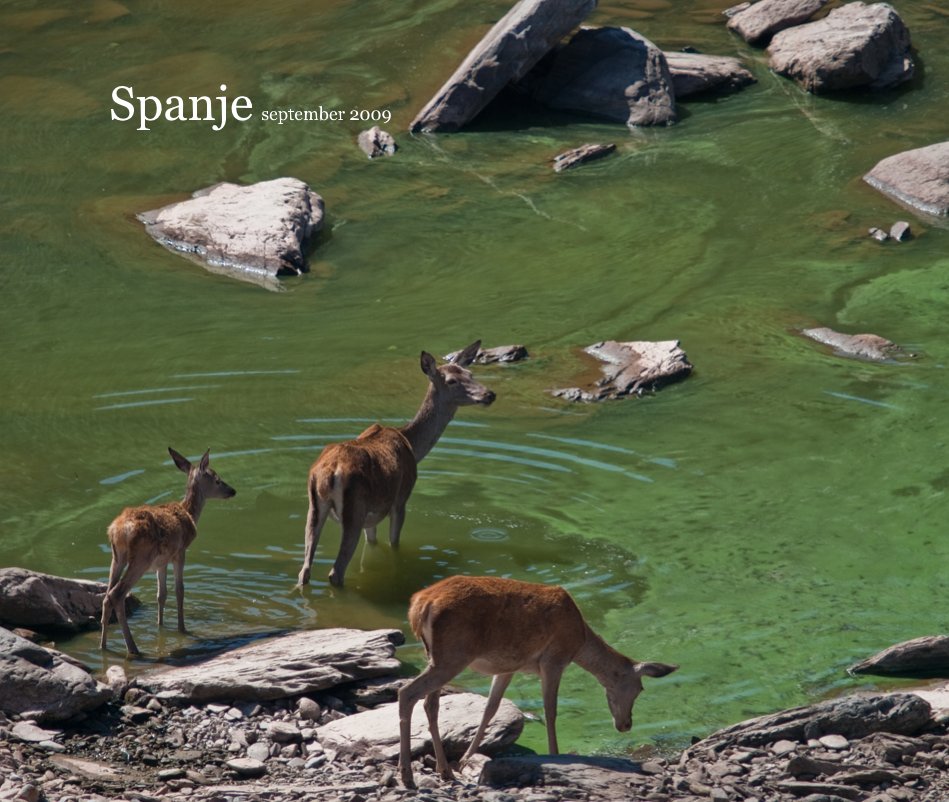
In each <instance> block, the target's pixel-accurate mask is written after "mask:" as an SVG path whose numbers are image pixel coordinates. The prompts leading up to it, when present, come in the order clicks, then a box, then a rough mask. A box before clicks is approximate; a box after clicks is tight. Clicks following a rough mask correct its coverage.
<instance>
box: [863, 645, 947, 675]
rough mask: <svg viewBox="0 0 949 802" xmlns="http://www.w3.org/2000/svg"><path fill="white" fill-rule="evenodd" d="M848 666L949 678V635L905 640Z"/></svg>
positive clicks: (880, 672)
mask: <svg viewBox="0 0 949 802" xmlns="http://www.w3.org/2000/svg"><path fill="white" fill-rule="evenodd" d="M847 670H848V671H849V672H850V673H851V674H873V675H875V676H880V677H918V678H933V677H940V678H949V636H946V635H927V636H925V637H922V638H913V640H908V641H903V642H902V643H897V644H895V645H894V646H890V647H889V648H888V649H884V650H883V651H882V652H878V653H877V654H875V655H873V656H872V657H868V658H867V659H866V660H861V661H860V662H859V663H856V664H854V665H852V666H850V668H849V669H847Z"/></svg>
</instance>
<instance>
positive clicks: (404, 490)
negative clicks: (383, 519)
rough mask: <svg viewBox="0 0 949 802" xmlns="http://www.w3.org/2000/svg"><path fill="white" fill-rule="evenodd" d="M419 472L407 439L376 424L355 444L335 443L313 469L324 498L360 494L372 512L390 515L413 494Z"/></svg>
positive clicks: (320, 492)
mask: <svg viewBox="0 0 949 802" xmlns="http://www.w3.org/2000/svg"><path fill="white" fill-rule="evenodd" d="M417 475H418V469H417V466H416V462H415V455H414V454H413V453H412V447H411V446H410V445H409V441H408V440H407V439H406V437H405V435H404V434H402V433H401V432H400V431H399V430H398V429H395V428H392V427H390V426H380V425H379V424H378V423H376V424H373V425H372V426H370V427H369V428H368V429H366V430H365V431H364V432H363V433H362V434H360V435H359V437H357V438H356V439H355V440H347V441H346V442H344V443H332V444H330V445H328V446H326V448H324V449H323V452H322V453H321V454H320V456H319V459H317V461H316V462H315V463H314V464H313V467H312V468H311V469H310V481H311V482H314V481H315V482H316V489H317V493H318V495H319V496H320V497H321V498H334V497H335V495H336V493H337V492H339V493H340V494H341V497H342V498H345V497H346V496H347V495H348V494H349V493H354V492H355V493H359V494H360V496H361V497H362V498H363V499H364V500H366V501H367V508H368V510H369V511H370V512H378V513H380V514H381V513H384V512H388V511H389V510H390V509H392V507H393V506H394V505H395V503H396V502H404V501H405V500H406V499H407V498H408V497H409V495H411V493H412V488H413V487H414V486H415V480H416V478H417Z"/></svg>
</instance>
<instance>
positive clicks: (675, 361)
mask: <svg viewBox="0 0 949 802" xmlns="http://www.w3.org/2000/svg"><path fill="white" fill-rule="evenodd" d="M584 353H587V354H589V355H590V356H593V357H596V359H597V360H599V361H600V362H601V363H603V364H602V367H601V371H602V374H603V376H602V378H600V379H598V380H597V381H596V382H594V383H593V384H592V385H586V386H583V387H567V388H564V389H561V390H554V391H553V394H554V395H555V396H557V397H559V398H564V399H566V400H567V401H603V400H606V399H610V398H622V397H624V396H628V395H637V396H638V395H642V394H643V393H646V392H648V391H650V390H658V389H659V388H661V387H664V386H665V385H667V384H671V383H672V382H676V381H681V380H682V379H684V378H686V377H687V376H688V375H689V374H690V373H691V372H692V363H691V362H689V360H688V358H687V357H686V355H685V352H684V351H683V350H682V349H681V348H680V347H679V341H678V340H665V341H662V342H617V341H616V340H607V341H605V342H601V343H595V344H594V345H591V346H589V347H588V348H585V349H584Z"/></svg>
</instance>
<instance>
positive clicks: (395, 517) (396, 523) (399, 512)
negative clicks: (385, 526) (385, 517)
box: [389, 503, 405, 548]
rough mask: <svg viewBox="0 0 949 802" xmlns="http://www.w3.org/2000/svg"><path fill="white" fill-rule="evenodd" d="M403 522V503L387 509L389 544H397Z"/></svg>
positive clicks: (393, 545)
mask: <svg viewBox="0 0 949 802" xmlns="http://www.w3.org/2000/svg"><path fill="white" fill-rule="evenodd" d="M404 523H405V503H402V504H396V505H395V506H394V507H393V508H392V509H391V510H390V511H389V545H390V546H392V548H395V547H396V546H398V545H399V538H400V537H401V535H402V524H404Z"/></svg>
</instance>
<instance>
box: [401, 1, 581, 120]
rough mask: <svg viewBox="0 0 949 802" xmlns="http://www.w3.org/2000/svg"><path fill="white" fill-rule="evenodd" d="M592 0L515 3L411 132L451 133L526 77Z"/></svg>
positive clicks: (565, 33) (424, 110) (422, 112)
mask: <svg viewBox="0 0 949 802" xmlns="http://www.w3.org/2000/svg"><path fill="white" fill-rule="evenodd" d="M595 6H596V0H520V2H518V3H516V4H515V5H514V6H513V8H511V10H510V11H508V13H507V14H505V15H504V16H503V17H502V18H501V19H500V20H498V22H497V23H496V24H495V25H494V27H492V28H491V30H490V31H488V33H487V34H486V35H485V36H484V38H483V39H482V40H481V41H480V42H479V43H478V44H477V45H476V46H475V47H474V49H473V50H472V51H471V52H470V53H468V55H467V56H466V57H465V59H464V61H462V62H461V64H460V65H459V67H458V69H456V70H455V72H454V73H453V74H452V76H451V77H450V78H449V79H448V80H447V81H446V82H445V84H444V85H443V86H442V88H441V89H439V90H438V92H436V93H435V95H434V97H432V99H431V100H429V101H428V103H426V104H425V107H424V108H423V109H422V110H421V111H420V112H419V113H418V114H417V115H416V117H415V119H414V120H413V121H412V125H411V130H412V131H431V132H446V131H457V130H458V129H460V128H462V127H463V126H464V125H465V124H467V123H469V122H471V120H473V119H474V118H475V117H476V116H477V114H478V113H479V112H480V111H481V110H482V109H483V108H484V107H485V106H487V105H488V103H490V102H491V100H493V99H494V97H496V96H497V94H498V92H500V91H501V90H502V89H503V88H504V87H505V86H507V85H508V84H509V83H511V82H512V81H517V80H518V79H520V78H522V77H523V76H524V75H526V74H527V73H528V71H529V70H530V69H531V67H533V66H534V65H535V64H536V63H537V62H538V61H539V60H540V59H541V58H542V57H543V56H544V55H545V54H546V53H547V52H548V51H549V50H550V49H551V48H552V47H553V46H554V45H556V44H557V42H559V41H560V40H561V39H562V38H563V37H564V36H566V35H567V34H568V33H570V31H572V30H573V29H574V28H576V27H577V26H578V25H579V24H580V23H581V22H582V21H583V20H584V19H585V18H586V16H587V15H588V14H589V13H590V12H591V11H592V10H593V9H594V8H595Z"/></svg>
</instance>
